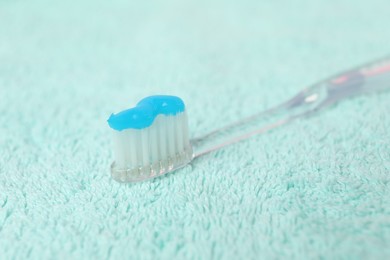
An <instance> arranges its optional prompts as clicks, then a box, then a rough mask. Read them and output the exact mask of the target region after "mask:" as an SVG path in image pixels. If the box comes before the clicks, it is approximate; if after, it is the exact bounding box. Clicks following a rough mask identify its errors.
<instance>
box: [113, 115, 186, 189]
mask: <svg viewBox="0 0 390 260" xmlns="http://www.w3.org/2000/svg"><path fill="white" fill-rule="evenodd" d="M114 135H115V136H114V139H115V140H114V156H115V162H114V164H113V165H112V175H113V177H114V179H116V180H118V181H122V182H130V181H139V180H143V179H147V178H151V177H155V176H158V175H161V174H164V173H166V172H168V171H170V170H172V169H175V168H178V167H180V166H183V165H185V164H187V163H188V162H189V161H191V159H192V148H191V144H190V140H189V138H188V136H189V135H188V122H187V115H186V112H182V113H179V114H177V115H174V116H166V115H158V116H157V117H156V118H155V120H154V122H153V124H152V125H151V126H149V127H147V128H143V129H126V130H122V131H115V133H114Z"/></svg>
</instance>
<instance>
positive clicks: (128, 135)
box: [107, 57, 390, 182]
mask: <svg viewBox="0 0 390 260" xmlns="http://www.w3.org/2000/svg"><path fill="white" fill-rule="evenodd" d="M388 88H390V57H387V58H384V59H381V60H378V61H375V62H372V63H368V64H366V65H363V66H360V67H357V68H355V69H351V70H348V71H345V72H343V73H340V74H338V75H335V76H333V77H330V78H328V79H326V80H323V81H321V82H319V83H317V84H314V85H312V86H311V87H308V88H305V89H303V90H302V91H300V92H299V93H298V94H296V95H295V96H294V97H292V98H291V99H289V100H287V101H286V102H284V103H282V104H280V105H278V106H276V107H274V108H271V109H268V110H266V111H263V112H261V113H258V114H255V115H253V116H250V117H247V118H244V119H242V120H240V121H238V122H236V123H233V124H230V125H227V126H225V127H222V128H220V129H217V130H215V131H212V132H210V133H209V134H207V135H204V136H201V137H199V138H195V139H193V140H190V139H189V132H188V119H187V112H186V109H185V105H184V102H183V101H182V100H181V99H180V98H178V97H175V96H163V95H161V96H150V97H147V98H144V99H143V100H141V101H140V102H139V103H138V104H137V106H135V107H134V108H131V109H127V110H124V111H122V112H120V113H117V114H112V115H111V116H110V117H109V119H108V120H107V122H108V124H109V126H110V127H111V128H112V129H113V130H114V131H113V134H114V158H115V161H114V162H113V163H112V165H111V175H112V177H113V179H115V180H116V181H119V182H137V181H143V180H146V179H151V178H155V177H158V176H161V175H164V174H166V173H168V172H171V171H174V170H176V169H178V168H181V167H184V166H185V165H187V164H189V163H190V162H191V161H192V160H194V159H195V158H198V157H200V156H203V155H205V154H207V153H210V152H212V151H215V150H218V149H221V148H223V147H225V146H227V145H230V144H233V143H236V142H239V141H242V140H245V139H248V138H250V137H252V136H253V135H257V134H261V133H264V132H267V131H269V130H271V129H274V128H277V127H279V126H282V125H285V124H287V123H289V122H291V121H293V120H295V119H297V118H301V117H305V116H308V115H311V114H313V113H316V112H318V111H320V110H322V109H324V108H326V107H328V106H330V105H332V104H334V103H336V102H338V101H341V100H343V99H346V98H349V97H352V96H356V95H360V94H368V93H372V92H378V91H381V90H386V89H388Z"/></svg>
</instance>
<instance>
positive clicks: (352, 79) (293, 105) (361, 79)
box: [192, 57, 390, 158]
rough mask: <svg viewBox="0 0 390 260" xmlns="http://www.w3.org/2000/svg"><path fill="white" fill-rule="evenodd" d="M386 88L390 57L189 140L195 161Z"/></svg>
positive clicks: (312, 87) (389, 70)
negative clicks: (330, 106) (336, 104)
mask: <svg viewBox="0 0 390 260" xmlns="http://www.w3.org/2000/svg"><path fill="white" fill-rule="evenodd" d="M389 88H390V57H388V58H385V59H381V60H378V61H375V62H373V63H369V64H366V65H363V66H360V67H357V68H355V69H352V70H349V71H346V72H344V73H341V74H338V75H336V76H333V77H330V78H328V79H326V80H324V81H321V82H319V83H317V84H315V85H313V86H311V87H309V88H306V89H304V90H302V91H301V92H299V93H298V94H297V95H295V96H294V97H292V98H291V99H290V100H288V101H287V102H285V103H283V104H280V105H279V106H276V107H274V108H271V109H269V110H266V111H264V112H261V113H258V114H255V115H253V116H250V117H247V118H244V119H242V120H240V121H238V122H236V123H233V124H230V125H227V126H225V127H222V128H220V129H217V130H214V131H212V132H210V133H209V134H207V135H205V136H202V137H200V138H196V139H194V140H192V145H193V149H194V157H195V158H196V157H199V156H201V155H203V154H206V153H209V152H212V151H215V150H218V149H220V148H222V147H225V146H227V145H230V144H233V143H236V142H239V141H241V140H245V139H248V138H250V137H251V136H253V135H257V134H261V133H264V132H267V131H269V130H271V129H274V128H277V127H279V126H282V125H284V124H287V123H289V122H291V121H293V120H294V119H296V118H299V117H303V116H306V115H308V114H311V113H313V112H315V111H318V110H319V109H322V108H325V107H326V106H329V105H331V104H333V103H335V102H338V101H340V100H343V99H345V98H348V97H352V96H355V95H359V94H365V93H371V92H376V91H381V90H386V89H389Z"/></svg>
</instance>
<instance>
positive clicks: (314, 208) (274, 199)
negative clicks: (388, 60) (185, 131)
mask: <svg viewBox="0 0 390 260" xmlns="http://www.w3.org/2000/svg"><path fill="white" fill-rule="evenodd" d="M389 24H390V2H389V1H388V0H364V1H357V0H340V1H336V0H334V1H328V0H314V1H311V0H297V1H290V0H277V1H246V0H244V1H234V2H233V1H225V0H220V1H179V0H178V1H171V0H169V1H120V0H118V1H100V0H94V1H86V0H81V1H45V0H38V1H24V0H15V1H13V0H8V1H7V0H6V1H4V0H2V1H0V258H1V259H26V258H31V259H50V258H51V259H104V258H113V259H120V258H124V259H156V258H157V259H159V258H160V259H174V258H176V259H277V258H281V259H286V258H287V259H289V258H292V259H308V258H309V259H310V258H311V259H319V258H321V259H385V258H387V259H388V258H390V173H389V172H390V117H389V114H390V93H384V94H380V95H372V96H362V97H357V98H355V99H351V100H347V101H345V102H342V103H340V104H338V105H336V106H333V107H331V108H329V109H327V110H326V111H324V112H322V113H320V114H317V115H315V116H312V117H311V118H309V119H304V120H299V121H296V122H294V123H292V124H290V125H288V126H283V127H282V128H280V129H277V130H275V131H272V132H270V133H267V134H263V135H260V136H256V137H254V138H252V139H250V140H248V141H245V142H242V143H239V144H236V145H233V146H231V147H228V148H226V149H223V150H221V151H219V152H215V153H212V154H209V155H206V156H204V157H203V158H201V159H199V160H197V161H196V162H194V163H192V164H191V165H190V166H188V167H186V168H184V169H182V170H179V171H177V172H175V173H173V174H169V175H167V176H165V177H162V178H159V179H156V180H152V181H146V182H143V183H138V184H119V183H117V182H115V181H113V180H112V179H111V177H110V173H109V166H110V164H111V162H112V160H113V156H112V149H111V139H110V137H111V136H110V134H111V131H112V130H111V129H109V127H108V125H107V123H106V120H107V118H108V117H109V115H110V114H111V113H112V112H118V111H120V110H122V109H125V108H129V107H131V106H133V105H134V104H135V103H136V102H137V101H138V100H140V99H141V98H142V97H144V96H147V95H151V94H171V95H177V96H180V97H182V98H183V100H184V101H185V102H186V106H187V110H188V114H189V124H190V131H191V136H192V137H195V136H199V135H201V134H204V133H206V132H208V131H210V130H212V129H214V128H216V127H221V126H223V125H224V124H226V123H230V122H233V121H235V120H236V119H239V118H241V117H243V116H246V115H250V114H252V113H254V112H258V111H261V110H263V109H266V108H269V107H271V106H273V105H276V104H278V103H279V102H281V101H284V100H286V99H287V98H289V97H290V96H292V95H293V94H295V93H296V92H298V91H299V90H301V89H302V88H303V87H305V86H307V85H309V84H311V83H314V82H316V81H318V80H320V79H322V78H324V77H326V76H328V75H331V74H334V73H337V72H339V71H340V70H342V69H345V68H349V67H351V66H355V65H358V64H360V63H364V62H366V61H370V60H372V59H375V58H379V57H381V56H383V55H387V54H389V53H390V44H389V43H390V29H389Z"/></svg>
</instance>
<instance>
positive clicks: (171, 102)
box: [107, 95, 185, 131]
mask: <svg viewBox="0 0 390 260" xmlns="http://www.w3.org/2000/svg"><path fill="white" fill-rule="evenodd" d="M184 110H185V106H184V102H183V100H181V99H180V98H178V97H175V96H162V95H160V96H150V97H147V98H144V99H142V100H141V101H140V102H138V104H137V106H136V107H134V108H131V109H127V110H124V111H122V112H119V113H117V114H112V115H111V116H110V118H109V119H108V120H107V122H108V125H109V126H110V127H111V128H112V129H114V130H117V131H122V130H124V129H143V128H146V127H149V126H150V125H152V123H153V121H154V120H155V118H156V117H157V116H158V115H166V116H168V115H171V116H174V115H176V114H178V113H181V112H184Z"/></svg>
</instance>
